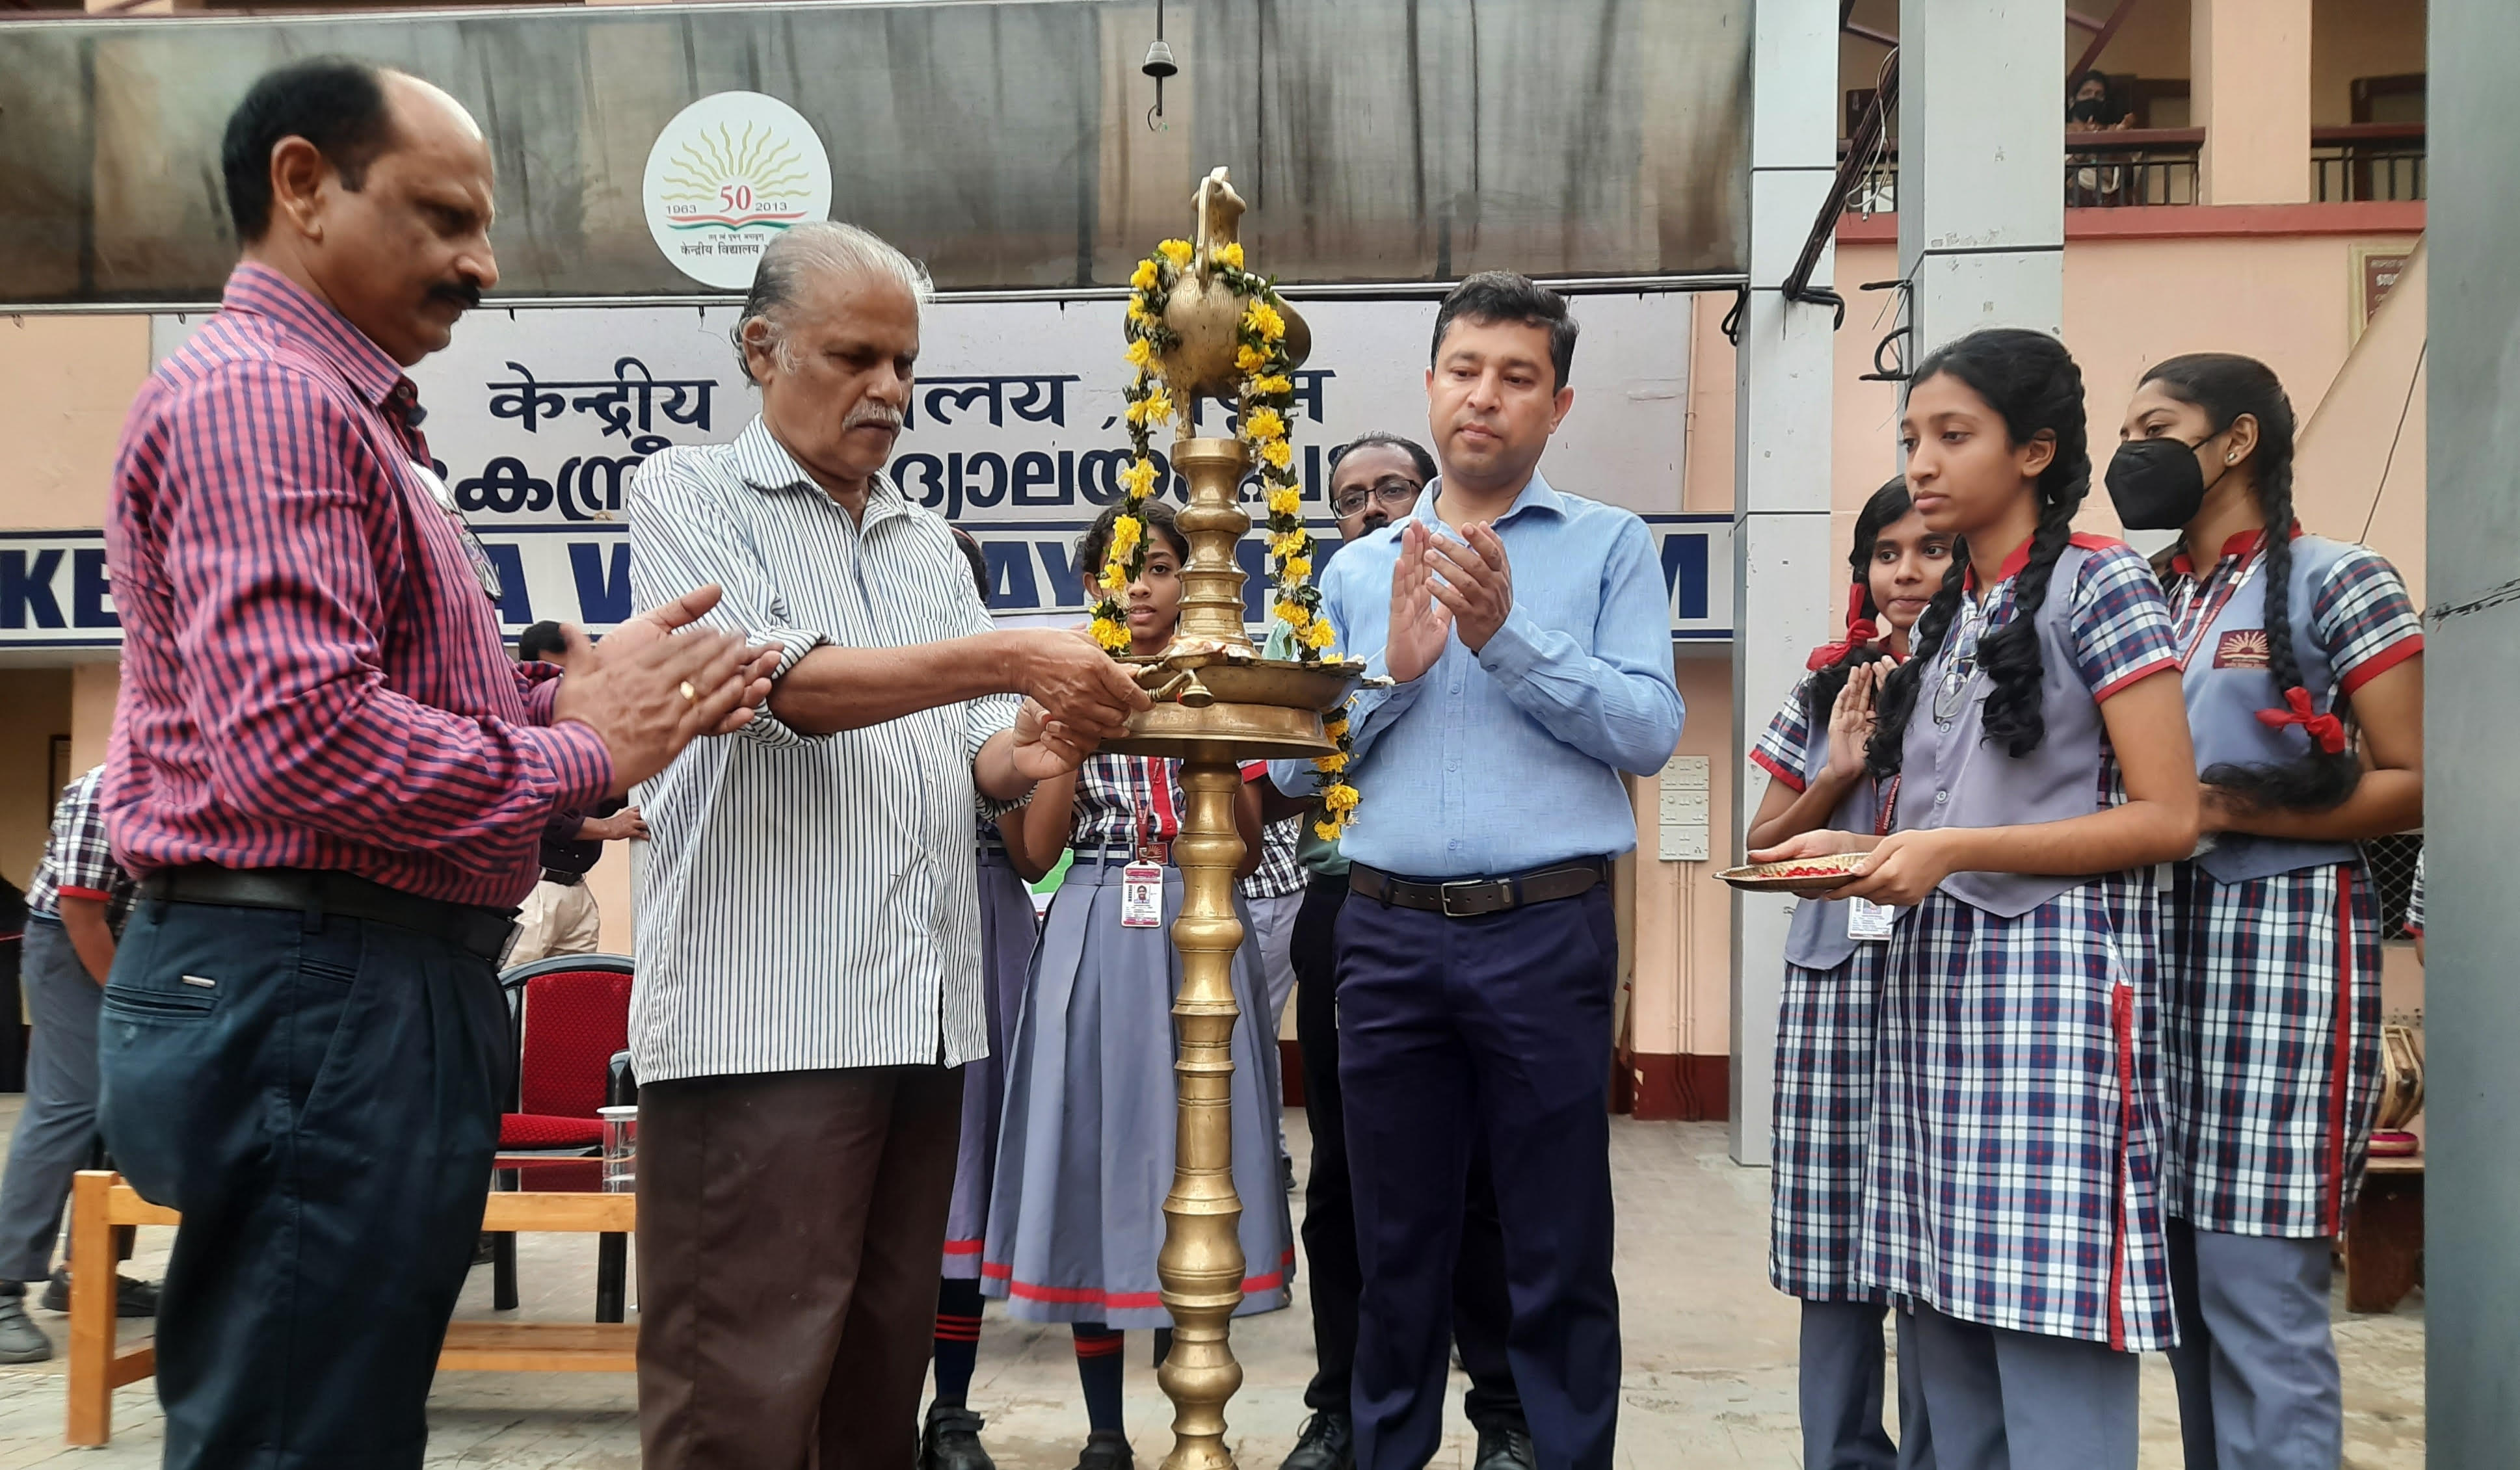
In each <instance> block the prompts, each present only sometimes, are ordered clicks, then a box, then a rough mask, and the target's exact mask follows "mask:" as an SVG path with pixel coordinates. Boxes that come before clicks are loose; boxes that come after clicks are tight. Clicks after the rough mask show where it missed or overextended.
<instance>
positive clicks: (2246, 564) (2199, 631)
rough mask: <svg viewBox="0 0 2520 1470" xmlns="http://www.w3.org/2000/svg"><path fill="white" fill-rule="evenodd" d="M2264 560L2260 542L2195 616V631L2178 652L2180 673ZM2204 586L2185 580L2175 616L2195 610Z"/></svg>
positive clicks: (2262, 546) (2192, 579) (2262, 547)
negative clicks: (2216, 620) (2192, 608)
mask: <svg viewBox="0 0 2520 1470" xmlns="http://www.w3.org/2000/svg"><path fill="white" fill-rule="evenodd" d="M2265 557H2266V544H2265V543H2264V542H2263V541H2262V542H2260V543H2259V544H2258V546H2257V548H2256V549H2255V550H2253V551H2251V552H2250V553H2249V557H2248V559H2247V560H2245V561H2243V562H2241V563H2240V569H2239V571H2238V572H2237V573H2236V574H2235V575H2233V577H2232V578H2231V580H2230V582H2229V584H2228V585H2227V586H2225V587H2224V589H2223V590H2222V591H2221V592H2218V593H2216V594H2215V595H2214V600H2213V602H2212V603H2211V604H2210V605H2208V606H2207V607H2206V608H2205V609H2204V610H2203V611H2202V612H2200V613H2198V614H2197V618H2196V631H2195V632H2193V633H2191V634H2189V635H2188V638H2187V646H2185V647H2183V648H2182V649H2180V650H2179V667H2180V670H2181V671H2182V672H2185V670H2186V668H2187V665H2188V664H2189V663H2190V662H2191V661H2193V660H2194V658H2195V657H2196V650H2197V649H2199V648H2201V647H2203V646H2205V635H2206V634H2208V633H2210V632H2212V631H2213V628H2214V620H2215V619H2217V618H2219V617H2221V616H2222V615H2223V609H2224V608H2226V607H2228V606H2229V605H2230V603H2231V599H2233V598H2234V597H2237V596H2238V595H2239V592H2240V589H2241V588H2242V587H2245V586H2247V585H2248V581H2249V578H2251V577H2253V576H2255V575H2257V570H2258V563H2259V562H2260V561H2262V560H2264V559H2265ZM2203 586H2204V584H2203V583H2202V582H2199V581H2198V580H2196V579H2195V578H2193V577H2190V578H2189V579H2188V582H2187V586H2186V587H2185V588H2183V589H2182V590H2181V593H2180V599H2179V602H2180V605H2179V607H2178V608H2177V610H2176V612H2177V613H2184V612H2186V611H2187V610H2188V609H2189V608H2191V607H2194V606H2195V604H2196V602H2197V601H2198V594H2199V593H2200V592H2201V591H2202V590H2203ZM2175 616H2176V614H2174V618H2175Z"/></svg>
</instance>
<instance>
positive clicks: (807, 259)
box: [730, 219, 936, 382]
mask: <svg viewBox="0 0 2520 1470" xmlns="http://www.w3.org/2000/svg"><path fill="white" fill-rule="evenodd" d="M821 274H831V275H838V276H850V275H858V274H867V275H873V276H875V277H877V278H878V279H881V278H884V277H890V278H891V279H893V280H895V281H898V282H900V283H901V284H902V285H903V286H905V287H908V288H909V289H910V297H911V299H912V300H914V301H916V302H918V303H919V304H920V306H922V307H924V306H926V305H927V303H928V302H929V301H932V300H934V299H935V297H936V283H935V282H934V281H933V280H931V279H930V278H929V277H928V274H927V267H925V266H923V265H921V264H920V263H919V262H918V261H916V260H913V259H911V258H910V257H909V256H907V255H905V254H903V253H901V251H900V250H899V249H897V248H895V247H894V246H893V245H892V244H891V243H890V242H888V241H886V240H884V239H883V237H881V236H879V235H877V234H876V233H875V232H874V231H872V230H866V229H861V228H859V227H858V226H856V225H848V224H842V223H840V222H839V221H838V220H835V219H817V220H808V221H806V222H805V223H803V224H801V225H795V226H792V227H790V228H789V229H788V230H787V232H786V233H784V234H782V235H781V236H780V237H779V238H778V239H777V240H774V241H772V242H770V244H769V245H768V247H767V248H765V249H763V250H762V252H761V264H760V265H759V266H758V267H756V268H755V269H754V271H753V273H752V290H751V292H750V293H749V294H748V295H746V296H745V297H744V298H743V314H742V316H739V317H737V318H736V320H735V330H734V332H733V333H731V334H730V335H731V336H732V337H733V338H734V340H735V360H736V363H737V364H738V365H739V366H741V367H742V369H743V377H744V380H745V381H747V382H757V381H759V379H755V378H754V377H753V376H752V362H751V360H750V358H749V357H748V356H747V355H746V354H745V351H744V345H743V333H744V329H745V328H747V327H749V326H751V325H752V324H753V322H755V321H756V320H757V321H759V322H760V323H761V324H762V325H763V327H764V328H766V329H767V332H766V335H767V337H768V342H767V345H768V346H769V348H770V350H771V351H772V352H773V353H775V354H776V355H777V356H778V359H779V365H780V366H781V367H782V368H786V369H793V368H794V367H795V362H794V361H793V360H792V359H791V358H789V357H788V355H787V312H788V310H789V309H790V308H792V307H793V306H794V305H795V304H796V298H797V296H798V295H799V294H800V292H801V290H802V289H803V286H804V283H805V281H806V280H807V279H808V278H809V277H812V276H816V275H821Z"/></svg>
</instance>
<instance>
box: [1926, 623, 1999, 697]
mask: <svg viewBox="0 0 2520 1470" xmlns="http://www.w3.org/2000/svg"><path fill="white" fill-rule="evenodd" d="M1995 596H1996V593H1995V592H1994V591H1990V592H1988V593H1987V595H1986V597H1985V598H1983V599H1978V600H1974V601H1973V600H1971V599H1970V598H1969V596H1968V595H1967V594H1965V593H1963V594H1961V596H1960V608H1959V620H1960V625H1959V627H1958V629H1956V630H1954V631H1953V633H1952V641H1951V645H1950V648H1951V652H1950V661H1949V663H1947V664H1946V665H1945V666H1944V669H1943V678H1942V683H1941V684H1940V685H1939V686H1938V687H1937V688H1936V689H1935V690H1934V723H1935V724H1937V725H1949V724H1951V723H1952V722H1953V721H1954V720H1957V719H1958V718H1959V715H1960V706H1961V704H1962V703H1964V702H1965V700H1964V698H1963V696H1964V695H1965V694H1966V693H1967V691H1968V687H1969V685H1970V683H1971V682H1972V681H1973V680H1975V679H1976V678H1977V646H1978V641H1979V640H1980V639H1982V638H1984V637H1985V636H1986V624H1987V620H1988V618H1989V616H1990V614H1989V613H1988V611H1987V608H1986V603H1987V602H1988V601H1992V600H1993V599H1994V598H1995Z"/></svg>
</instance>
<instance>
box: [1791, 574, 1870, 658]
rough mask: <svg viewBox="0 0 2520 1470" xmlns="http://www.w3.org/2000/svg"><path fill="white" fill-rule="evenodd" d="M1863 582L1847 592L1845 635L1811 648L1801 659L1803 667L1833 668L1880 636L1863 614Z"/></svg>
mask: <svg viewBox="0 0 2520 1470" xmlns="http://www.w3.org/2000/svg"><path fill="white" fill-rule="evenodd" d="M1864 598H1865V587H1864V584H1863V583H1861V582H1858V583H1856V584H1855V585H1854V586H1853V587H1852V588H1851V589H1850V590H1849V591H1848V593H1847V598H1846V637H1845V638H1844V639H1843V640H1842V641H1840V642H1837V643H1833V644H1823V645H1821V646H1819V647H1817V648H1814V649H1812V651H1811V657H1809V658H1806V659H1804V660H1803V667H1804V668H1806V669H1812V670H1819V669H1826V668H1833V667H1835V666H1836V665H1838V664H1841V663H1844V662H1845V661H1846V656H1847V655H1848V654H1850V653H1852V652H1854V651H1855V650H1856V649H1858V648H1863V647H1868V646H1871V644H1872V641H1873V640H1874V639H1877V638H1879V637H1880V636H1881V630H1880V629H1879V628H1876V627H1874V626H1873V625H1872V619H1870V618H1868V617H1866V616H1865V615H1864Z"/></svg>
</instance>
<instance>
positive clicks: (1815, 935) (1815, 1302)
mask: <svg viewBox="0 0 2520 1470" xmlns="http://www.w3.org/2000/svg"><path fill="white" fill-rule="evenodd" d="M1814 677H1816V676H1813V675H1805V676H1804V677H1803V679H1802V681H1801V682H1800V683H1798V684H1796V685H1795V686H1794V690H1793V692H1792V693H1791V694H1790V695H1788V696H1787V697H1786V699H1785V703H1784V707H1783V708H1781V709H1779V710H1778V711H1777V717H1776V718H1775V719H1773V720H1771V721H1769V722H1768V729H1767V732H1766V734H1764V735H1761V736H1760V737H1759V743H1758V744H1757V745H1755V746H1753V747H1752V748H1751V751H1750V760H1751V762H1752V763H1753V764H1755V765H1757V766H1758V767H1760V768H1761V769H1762V770H1764V771H1766V772H1767V773H1768V775H1769V776H1770V777H1771V778H1773V779H1774V780H1778V781H1780V782H1782V783H1783V784H1784V785H1786V786H1788V787H1790V788H1791V789H1793V790H1796V791H1801V790H1804V789H1805V788H1807V787H1808V786H1809V785H1810V784H1811V782H1813V781H1814V780H1819V779H1820V776H1821V773H1822V772H1823V771H1825V770H1826V769H1827V768H1828V722H1827V721H1826V720H1825V719H1814V718H1813V717H1812V714H1811V711H1810V709H1809V707H1808V705H1807V703H1806V691H1807V690H1809V688H1810V686H1811V682H1812V679H1813V678H1814ZM1881 815H1882V814H1881V802H1880V797H1879V793H1878V792H1877V790H1876V789H1875V788H1874V785H1873V782H1872V780H1871V778H1870V777H1866V778H1864V779H1863V780H1859V781H1857V782H1856V784H1855V785H1854V787H1852V788H1851V789H1850V790H1849V791H1848V792H1847V795H1846V799H1845V800H1844V801H1842V802H1840V803H1839V804H1838V807H1837V810H1836V811H1835V812H1833V813H1831V814H1830V817H1829V823H1828V825H1829V826H1830V828H1831V829H1833V830H1837V831H1855V832H1869V831H1873V830H1875V829H1876V827H1877V825H1878V824H1879V822H1880V818H1881ZM1853 907H1854V906H1853V905H1852V904H1849V903H1846V902H1844V901H1840V900H1829V899H1811V898H1807V899H1804V900H1802V901H1801V902H1800V903H1799V904H1797V905H1796V906H1795V908H1794V917H1793V924H1792V927H1791V928H1790V929H1788V930H1787V931H1786V935H1785V985H1784V996H1783V1001H1782V1003H1781V1004H1780V1006H1779V1007H1778V1015H1777V1088H1776V1106H1775V1109H1774V1117H1775V1119H1776V1123H1775V1129H1774V1134H1773V1138H1774V1141H1773V1144H1772V1146H1771V1149H1770V1155H1771V1158H1772V1160H1773V1167H1772V1168H1771V1171H1770V1175H1769V1180H1770V1186H1769V1230H1768V1279H1769V1280H1770V1281H1771V1282H1773V1283H1775V1285H1776V1288H1777V1289H1778V1291H1781V1292H1783V1293H1784V1294H1785V1295H1787V1296H1790V1297H1796V1298H1799V1299H1800V1300H1801V1301H1802V1304H1803V1314H1802V1331H1801V1358H1800V1369H1799V1372H1800V1378H1801V1393H1800V1397H1801V1409H1802V1424H1803V1463H1805V1464H1807V1465H1819V1466H1836V1465H1850V1464H1854V1465H1889V1464H1891V1463H1892V1462H1893V1460H1892V1456H1893V1454H1894V1453H1895V1454H1896V1455H1897V1460H1896V1463H1898V1464H1899V1465H1902V1466H1907V1467H1916V1466H1924V1465H1931V1464H1932V1463H1933V1458H1932V1450H1931V1448H1929V1447H1930V1444H1931V1441H1930V1440H1929V1439H1928V1438H1927V1435H1926V1431H1925V1406H1924V1397H1923V1386H1922V1385H1921V1384H1920V1383H1919V1382H1918V1381H1917V1375H1916V1374H1915V1372H1914V1371H1913V1366H1912V1367H1910V1368H1909V1369H1908V1370H1907V1371H1903V1372H1902V1373H1901V1374H1900V1379H1899V1387H1900V1400H1901V1403H1900V1413H1899V1430H1900V1432H1899V1440H1898V1448H1897V1449H1895V1450H1894V1449H1893V1448H1892V1442H1891V1439H1890V1436H1889V1434H1888V1433H1887V1432H1886V1431H1885V1430H1884V1429H1883V1427H1882V1423H1881V1393H1882V1381H1883V1371H1884V1369H1883V1356H1882V1349H1881V1318H1882V1314H1883V1313H1884V1310H1885V1308H1884V1305H1883V1299H1882V1295H1881V1293H1880V1292H1878V1291H1875V1290H1873V1289H1871V1288H1869V1287H1868V1286H1866V1285H1864V1284H1863V1283H1862V1282H1860V1281H1859V1280H1858V1279H1857V1271H1856V1253H1857V1248H1858V1246H1859V1245H1860V1243H1861V1237H1862V1234H1863V1221H1864V1155H1865V1149H1866V1146H1867V1144H1868V1142H1869V1140H1870V1137H1871V1132H1872V1066H1873V1029H1874V1027H1873V1019H1874V1011H1875V1009H1876V1008H1877V1006H1878V1004H1879V1001H1880V995H1881V962H1882V958H1883V957H1884V956H1885V955H1886V954H1887V953H1888V950H1889V945H1888V943H1887V941H1884V940H1878V939H1866V940H1859V939H1857V938H1855V937H1854V935H1853V933H1852V931H1851V930H1850V928H1849V926H1848V925H1849V920H1850V917H1851V915H1850V913H1848V911H1849V910H1851V909H1852V908H1853ZM1909 1320H1910V1319H1909V1317H1908V1315H1907V1314H1904V1313H1903V1314H1900V1317H1899V1321H1898V1327H1899V1331H1900V1335H1901V1338H1902V1344H1903V1356H1904V1347H1905V1339H1906V1336H1907V1330H1908V1323H1909Z"/></svg>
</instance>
